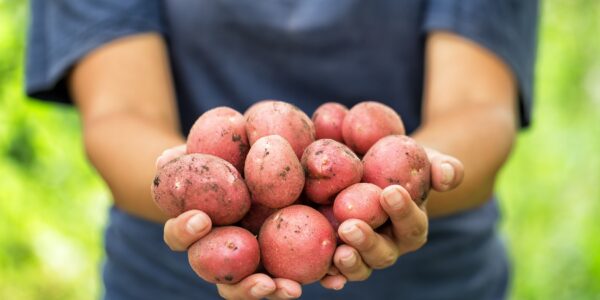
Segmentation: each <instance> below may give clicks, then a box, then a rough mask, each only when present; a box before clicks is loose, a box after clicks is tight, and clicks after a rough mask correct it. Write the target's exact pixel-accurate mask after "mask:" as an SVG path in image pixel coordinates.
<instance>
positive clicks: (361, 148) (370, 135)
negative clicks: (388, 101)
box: [342, 101, 405, 155]
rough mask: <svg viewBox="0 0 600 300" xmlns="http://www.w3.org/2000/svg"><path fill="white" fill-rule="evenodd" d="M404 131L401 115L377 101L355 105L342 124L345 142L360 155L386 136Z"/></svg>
mask: <svg viewBox="0 0 600 300" xmlns="http://www.w3.org/2000/svg"><path fill="white" fill-rule="evenodd" d="M404 133H405V132H404V124H403V123H402V119H401V118H400V116H399V115H398V114H397V113H396V112H395V111H394V110H393V109H392V108H390V107H389V106H387V105H385V104H382V103H379V102H375V101H366V102H361V103H358V104H356V105H355V106H353V107H352V108H351V109H350V111H349V112H348V114H346V117H345V118H344V123H343V124H342V135H343V136H344V142H345V144H346V145H348V147H350V149H352V150H353V151H354V152H356V153H357V154H359V155H362V154H365V153H366V152H367V151H368V150H369V148H371V146H373V144H375V143H376V142H377V141H378V140H379V139H381V138H382V137H384V136H387V135H391V134H404Z"/></svg>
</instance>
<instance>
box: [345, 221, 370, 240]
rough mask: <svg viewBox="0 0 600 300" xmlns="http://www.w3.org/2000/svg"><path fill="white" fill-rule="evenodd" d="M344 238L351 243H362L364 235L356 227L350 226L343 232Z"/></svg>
mask: <svg viewBox="0 0 600 300" xmlns="http://www.w3.org/2000/svg"><path fill="white" fill-rule="evenodd" d="M343 233H344V236H345V237H346V238H347V239H348V240H349V241H350V242H352V243H355V244H356V243H360V242H362V241H363V239H364V237H365V235H364V234H363V233H362V231H360V229H359V228H358V227H357V226H356V225H350V226H348V227H346V229H345V230H344V231H343Z"/></svg>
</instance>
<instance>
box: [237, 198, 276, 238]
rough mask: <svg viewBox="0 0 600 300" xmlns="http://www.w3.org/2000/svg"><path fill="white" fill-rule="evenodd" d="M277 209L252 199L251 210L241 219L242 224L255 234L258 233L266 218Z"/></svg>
mask: <svg viewBox="0 0 600 300" xmlns="http://www.w3.org/2000/svg"><path fill="white" fill-rule="evenodd" d="M276 211H277V208H270V207H267V206H264V205H262V204H260V203H256V202H255V201H252V205H251V206H250V210H249V211H248V213H247V214H246V215H245V216H244V218H242V220H241V221H240V226H241V227H242V228H245V229H248V230H249V231H250V232H252V233H253V234H258V233H259V232H260V227H261V226H262V224H263V223H264V222H265V220H266V219H267V218H268V217H269V216H270V215H272V214H273V213H274V212H276Z"/></svg>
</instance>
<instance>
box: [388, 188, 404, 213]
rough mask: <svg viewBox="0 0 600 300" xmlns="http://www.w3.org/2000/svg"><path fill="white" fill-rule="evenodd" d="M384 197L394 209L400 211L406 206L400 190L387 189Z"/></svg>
mask: <svg viewBox="0 0 600 300" xmlns="http://www.w3.org/2000/svg"><path fill="white" fill-rule="evenodd" d="M383 197H384V198H385V201H387V204H388V205H389V206H390V207H391V208H393V209H400V208H402V206H403V205H404V201H402V195H401V194H400V191H398V189H396V188H394V189H387V190H385V192H384V193H383Z"/></svg>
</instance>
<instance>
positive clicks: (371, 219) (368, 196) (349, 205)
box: [333, 183, 388, 229]
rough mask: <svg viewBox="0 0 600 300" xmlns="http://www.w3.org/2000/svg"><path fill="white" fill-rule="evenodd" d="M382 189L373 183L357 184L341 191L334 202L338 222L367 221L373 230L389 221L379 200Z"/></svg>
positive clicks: (334, 212)
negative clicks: (350, 220)
mask: <svg viewBox="0 0 600 300" xmlns="http://www.w3.org/2000/svg"><path fill="white" fill-rule="evenodd" d="M381 192H382V190H381V188H379V187H378V186H376V185H374V184H371V183H357V184H354V185H351V186H349V187H347V188H346V189H344V190H343V191H341V192H340V193H339V194H338V195H337V197H335V201H334V202H333V215H334V216H335V219H336V220H337V221H338V222H340V223H341V222H344V221H346V220H348V219H359V220H363V221H365V222H366V223H367V224H369V225H370V226H371V227H372V228H373V229H375V228H377V227H379V226H381V225H382V224H383V223H385V221H387V219H388V215H387V214H386V213H385V211H384V210H383V208H382V207H381V204H380V203H379V199H380V198H381Z"/></svg>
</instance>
